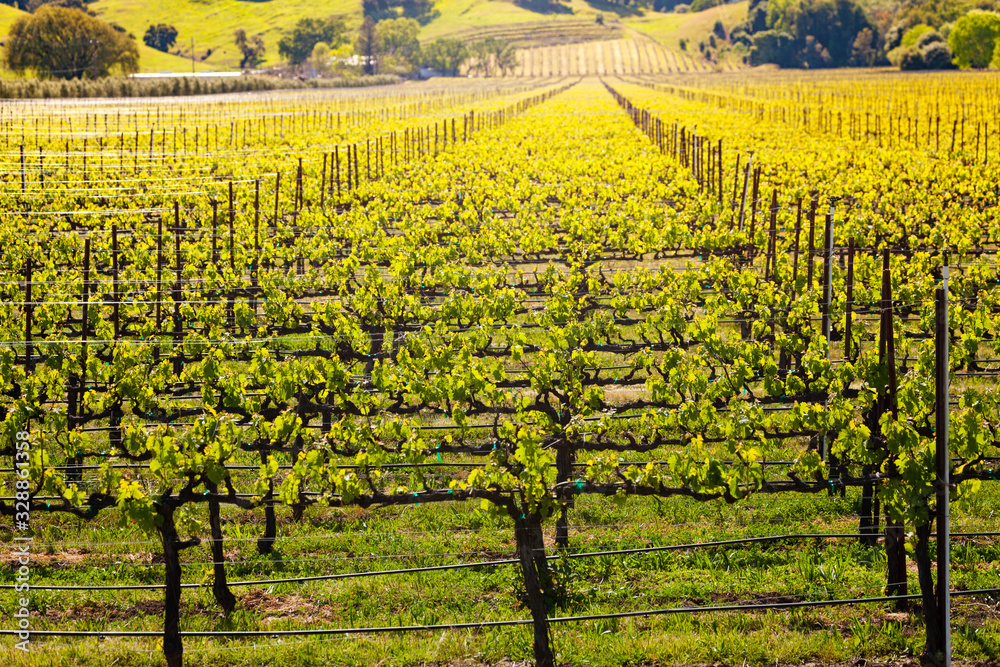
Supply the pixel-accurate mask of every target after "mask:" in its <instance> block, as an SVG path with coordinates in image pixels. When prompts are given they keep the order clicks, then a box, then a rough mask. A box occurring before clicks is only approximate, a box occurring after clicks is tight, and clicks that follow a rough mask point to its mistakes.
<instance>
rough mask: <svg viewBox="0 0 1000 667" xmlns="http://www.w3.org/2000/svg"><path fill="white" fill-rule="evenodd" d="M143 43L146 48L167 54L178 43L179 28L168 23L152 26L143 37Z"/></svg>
mask: <svg viewBox="0 0 1000 667" xmlns="http://www.w3.org/2000/svg"><path fill="white" fill-rule="evenodd" d="M142 41H143V43H144V44H145V45H146V46H149V47H151V48H154V49H156V50H157V51H163V52H166V51H167V49H169V48H170V47H171V46H173V45H174V44H175V43H176V42H177V28H175V27H174V26H172V25H170V24H168V23H157V24H156V25H151V26H149V28H147V29H146V34H144V35H143V36H142Z"/></svg>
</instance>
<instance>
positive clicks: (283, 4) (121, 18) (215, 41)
mask: <svg viewBox="0 0 1000 667" xmlns="http://www.w3.org/2000/svg"><path fill="white" fill-rule="evenodd" d="M90 8H91V9H92V10H93V11H95V12H96V13H97V14H98V16H100V17H101V18H102V19H104V20H106V21H113V22H115V23H117V24H119V25H121V26H123V27H124V28H126V29H127V30H128V31H129V32H131V33H132V34H133V35H135V37H136V39H138V40H139V41H140V42H141V40H142V35H143V33H145V32H146V29H147V28H148V27H149V26H150V24H152V23H169V24H171V25H173V26H174V27H176V28H177V44H176V45H175V46H174V49H175V50H177V49H179V50H180V51H181V53H182V54H184V55H188V54H190V52H191V39H192V38H194V51H195V57H196V58H198V59H200V60H201V61H202V63H203V64H204V66H205V69H215V70H226V69H236V68H238V67H239V61H240V57H239V51H238V50H237V49H236V46H235V45H234V44H233V32H234V31H236V30H237V29H238V28H243V29H245V30H246V31H247V33H248V34H255V33H262V34H263V35H264V43H265V45H266V47H267V52H266V54H265V55H266V58H265V62H264V65H265V66H266V65H273V64H277V63H278V62H279V58H278V39H279V38H280V36H281V34H282V33H283V32H284V31H286V30H288V29H290V28H291V27H292V26H294V25H295V23H296V22H297V21H298V20H299V19H301V18H304V17H317V18H322V17H326V16H331V15H339V16H344V17H345V18H347V20H348V25H349V26H350V27H351V28H352V29H353V28H356V27H357V26H358V25H359V24H360V22H361V3H360V1H356V0H319V1H316V0H266V1H262V2H252V1H243V0H213V1H212V2H199V1H196V0H158V1H157V2H148V1H147V0H98V1H97V2H94V3H92V4H91V5H90ZM209 49H211V54H210V55H207V57H206V54H207V53H208V50H209ZM143 55H144V57H145V53H144V54H143ZM173 58H174V59H175V61H177V64H175V65H173V66H172V67H164V69H172V70H174V71H190V69H191V64H190V60H187V61H186V62H185V61H184V59H181V58H176V56H173ZM157 62H159V61H157ZM164 62H166V61H164ZM181 63H184V64H181ZM185 65H186V69H185ZM144 68H145V69H148V70H150V71H157V70H158V69H160V68H159V67H149V66H146V65H145V64H144Z"/></svg>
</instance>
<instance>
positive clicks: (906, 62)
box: [899, 46, 927, 71]
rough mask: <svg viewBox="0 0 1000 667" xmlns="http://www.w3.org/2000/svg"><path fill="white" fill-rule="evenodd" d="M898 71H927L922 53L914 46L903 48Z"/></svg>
mask: <svg viewBox="0 0 1000 667" xmlns="http://www.w3.org/2000/svg"><path fill="white" fill-rule="evenodd" d="M899 69H901V70H911V71H912V70H918V69H927V65H926V63H925V62H924V54H923V52H921V50H920V49H918V48H917V47H915V46H910V47H908V48H905V49H904V50H903V53H902V54H901V55H900V58H899Z"/></svg>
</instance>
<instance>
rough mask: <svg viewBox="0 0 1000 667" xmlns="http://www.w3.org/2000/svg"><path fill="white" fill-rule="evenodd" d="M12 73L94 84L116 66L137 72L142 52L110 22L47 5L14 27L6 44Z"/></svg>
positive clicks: (124, 70)
mask: <svg viewBox="0 0 1000 667" xmlns="http://www.w3.org/2000/svg"><path fill="white" fill-rule="evenodd" d="M4 62H5V63H6V65H7V67H8V68H10V69H11V70H13V71H15V72H18V73H23V72H25V71H26V70H33V71H34V72H35V74H36V75H37V76H39V77H44V78H48V77H55V78H58V79H77V78H81V77H87V78H90V79H96V78H99V77H102V76H107V75H108V74H110V72H111V69H112V68H114V67H117V68H119V69H120V70H121V71H122V73H126V74H128V73H132V72H136V71H138V69H139V49H138V47H137V46H136V44H135V40H133V39H131V38H129V37H128V36H127V35H124V34H122V33H120V32H118V31H116V30H115V29H114V28H112V27H111V26H110V25H108V24H107V23H105V22H103V21H101V20H99V19H96V18H94V17H93V16H88V15H87V14H84V13H83V12H81V11H79V10H76V9H67V8H65V7H52V6H45V7H42V8H40V9H39V10H38V11H37V12H35V13H34V14H31V15H29V16H23V17H21V18H19V19H17V20H16V21H14V23H13V24H12V25H11V27H10V33H9V34H8V36H7V41H6V43H5V44H4Z"/></svg>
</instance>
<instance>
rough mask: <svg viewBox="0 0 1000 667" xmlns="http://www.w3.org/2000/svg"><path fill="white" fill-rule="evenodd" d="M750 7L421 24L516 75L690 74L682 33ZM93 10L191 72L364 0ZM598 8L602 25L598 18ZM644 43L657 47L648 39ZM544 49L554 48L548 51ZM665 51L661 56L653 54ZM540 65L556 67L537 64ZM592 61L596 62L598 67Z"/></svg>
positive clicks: (111, 3)
mask: <svg viewBox="0 0 1000 667" xmlns="http://www.w3.org/2000/svg"><path fill="white" fill-rule="evenodd" d="M746 6H747V3H746V0H743V1H742V2H739V3H736V4H731V5H723V6H721V7H715V8H713V9H710V10H706V11H704V12H700V13H697V14H665V13H660V12H652V11H648V12H643V11H638V10H634V9H631V8H628V7H625V6H622V5H617V4H613V3H609V2H603V1H602V0H566V1H564V2H562V3H561V4H558V5H550V4H545V3H542V2H537V3H536V4H529V3H523V4H514V3H513V2H510V0H440V1H439V2H436V3H435V5H434V9H435V12H436V15H435V17H434V18H433V20H431V21H430V22H428V23H427V24H426V25H424V26H422V28H421V32H420V39H421V41H422V42H424V43H427V42H429V41H433V40H434V39H437V38H439V37H455V38H459V39H461V40H463V41H465V42H467V43H471V42H475V41H478V40H481V39H484V38H486V37H490V36H492V37H496V38H499V39H504V40H507V41H510V42H512V43H514V44H515V45H516V46H517V47H518V48H519V50H520V51H521V52H520V53H519V55H518V61H519V66H518V68H517V72H518V73H519V74H522V75H523V74H527V73H529V72H534V71H539V70H540V69H544V70H545V71H563V70H562V69H560V66H559V65H558V63H562V62H564V61H565V62H566V63H568V64H567V66H566V69H565V71H566V73H570V72H573V73H583V72H587V71H596V70H597V69H601V70H604V69H605V67H604V64H603V63H607V64H608V71H613V70H614V65H613V63H615V62H619V63H620V64H621V67H622V68H623V69H624V70H625V71H634V72H636V73H655V72H658V71H693V70H699V69H709V68H710V67H707V66H706V64H705V63H703V62H702V63H699V62H697V61H698V60H699V58H698V54H697V52H695V53H693V54H692V53H686V52H684V51H683V50H681V49H680V48H679V40H680V39H682V38H683V39H686V40H688V41H691V42H692V43H697V41H699V40H701V39H704V38H705V37H706V36H707V35H708V33H709V31H710V30H711V27H712V25H713V24H714V22H715V21H716V20H722V22H723V24H725V25H726V27H727V28H728V27H730V26H732V25H734V24H735V23H737V22H739V21H741V20H742V19H743V18H744V16H745V15H746ZM89 7H90V9H91V10H92V11H93V12H95V13H96V14H97V15H98V16H99V17H100V18H102V19H104V20H106V21H110V22H113V23H116V24H118V25H120V26H122V27H124V28H125V29H126V30H128V31H129V32H130V33H131V34H132V35H134V36H135V37H136V38H137V39H138V40H139V41H140V52H141V69H142V71H144V72H161V71H174V72H185V71H190V70H191V62H192V60H191V56H192V53H193V55H194V61H195V68H196V69H198V70H232V69H236V68H237V67H238V66H239V60H240V56H239V52H238V50H237V49H236V47H235V45H234V44H233V33H234V31H236V30H237V29H239V28H243V29H244V30H246V31H247V33H249V34H255V33H261V34H262V35H263V37H264V42H265V45H266V47H267V51H266V53H265V60H264V66H270V65H275V64H278V63H279V62H280V59H279V57H278V52H277V51H278V49H277V42H278V39H279V38H280V36H281V35H282V33H284V32H285V31H286V30H289V29H290V28H291V27H292V26H294V25H295V23H296V22H297V21H298V20H299V19H301V18H305V17H327V16H331V15H338V16H343V17H344V18H345V19H346V20H347V23H348V26H350V28H351V29H352V30H353V29H355V28H356V27H357V26H358V25H360V23H361V21H362V10H361V1H360V0H156V1H155V2H151V1H150V0H96V1H95V2H92V3H91V4H90V5H89ZM21 15H23V12H21V11H19V10H17V9H13V8H12V7H10V6H7V5H0V39H2V35H4V34H6V32H7V29H8V27H9V25H10V24H11V23H12V22H13V21H14V20H15V19H16V18H17V17H18V16H21ZM599 15H600V17H601V19H602V23H599V22H598V20H597V19H598V16H599ZM154 23H168V24H171V25H173V26H175V27H176V28H177V31H178V35H177V44H176V45H175V46H174V47H173V48H172V49H171V51H172V53H169V54H168V53H163V52H161V51H156V50H154V49H151V48H149V47H147V46H145V45H143V44H142V43H141V39H142V35H143V33H144V32H145V31H146V29H147V28H148V27H149V26H150V25H151V24H154ZM622 40H624V41H622ZM650 42H654V43H655V44H652V45H648V43H650ZM583 43H586V44H587V46H586V47H584V48H583V50H582V51H580V50H579V49H577V50H575V51H572V52H571V51H569V50H566V49H563V48H562V47H564V46H567V45H572V44H583ZM602 45H604V46H602ZM550 49H554V50H552V51H551V53H549V50H550ZM661 51H662V52H663V55H656V54H659V53H660V52H661ZM580 54H583V55H580ZM615 54H618V55H615ZM622 54H624V55H622ZM629 54H634V55H629ZM633 57H634V62H632V60H631V59H632V58H633ZM616 59H617V60H616ZM546 62H551V63H553V64H552V65H550V66H547V65H542V64H541V63H546ZM586 63H589V65H586ZM598 63H602V64H601V66H600V67H598ZM726 65H727V66H731V65H729V64H726Z"/></svg>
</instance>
